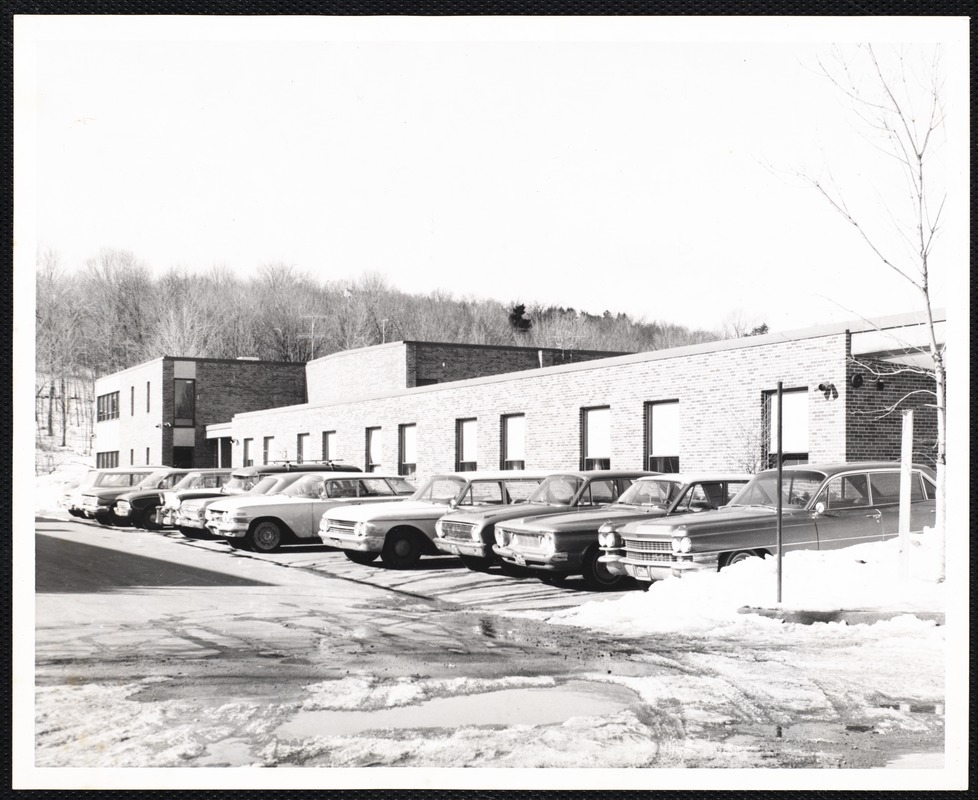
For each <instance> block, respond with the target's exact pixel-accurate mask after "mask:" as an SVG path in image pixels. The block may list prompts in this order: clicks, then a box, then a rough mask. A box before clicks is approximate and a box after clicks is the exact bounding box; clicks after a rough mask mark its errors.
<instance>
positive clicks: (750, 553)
mask: <svg viewBox="0 0 978 800" xmlns="http://www.w3.org/2000/svg"><path fill="white" fill-rule="evenodd" d="M749 558H760V556H759V555H758V553H757V552H756V551H755V550H737V551H736V552H733V553H727V557H726V558H725V559H724V560H723V566H725V567H729V566H730V565H731V564H739V563H740V562H741V561H746V560H747V559H749Z"/></svg>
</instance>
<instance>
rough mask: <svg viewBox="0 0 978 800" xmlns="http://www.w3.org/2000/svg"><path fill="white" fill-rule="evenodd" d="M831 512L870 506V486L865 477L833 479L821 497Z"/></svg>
mask: <svg viewBox="0 0 978 800" xmlns="http://www.w3.org/2000/svg"><path fill="white" fill-rule="evenodd" d="M821 499H822V502H824V503H825V507H826V508H827V509H829V510H830V511H838V510H840V509H843V508H858V507H860V506H868V505H869V486H868V484H867V481H866V476H865V475H840V476H838V477H836V478H832V480H830V481H829V482H828V485H827V486H826V487H825V491H824V492H823V493H822V496H821Z"/></svg>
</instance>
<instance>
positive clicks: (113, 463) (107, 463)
mask: <svg viewBox="0 0 978 800" xmlns="http://www.w3.org/2000/svg"><path fill="white" fill-rule="evenodd" d="M118 466H119V451H118V450H107V451H104V452H101V453H96V454H95V467H96V469H112V467H118Z"/></svg>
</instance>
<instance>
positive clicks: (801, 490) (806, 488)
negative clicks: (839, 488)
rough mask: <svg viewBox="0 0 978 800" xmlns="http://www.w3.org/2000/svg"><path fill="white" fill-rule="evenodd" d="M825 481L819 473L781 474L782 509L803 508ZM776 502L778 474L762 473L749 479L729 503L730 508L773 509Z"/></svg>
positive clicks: (788, 471)
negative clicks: (762, 507)
mask: <svg viewBox="0 0 978 800" xmlns="http://www.w3.org/2000/svg"><path fill="white" fill-rule="evenodd" d="M824 480H825V475H823V474H822V473H821V472H810V471H807V470H786V471H785V472H783V474H782V486H781V490H782V494H781V503H782V505H783V506H784V507H789V506H791V507H795V508H798V507H804V506H805V505H807V504H808V502H809V501H810V500H811V498H812V497H814V496H815V494H816V493H817V492H818V487H819V486H821V485H822V481H824ZM777 502H778V473H777V472H762V473H761V474H760V475H755V476H754V477H753V478H751V481H750V483H748V484H747V485H746V486H745V487H744V488H743V489H741V490H740V491H739V492H738V493H737V494H736V496H735V497H734V498H733V499H732V500H731V501H730V503H729V505H731V506H768V507H770V508H775V507H776V506H777Z"/></svg>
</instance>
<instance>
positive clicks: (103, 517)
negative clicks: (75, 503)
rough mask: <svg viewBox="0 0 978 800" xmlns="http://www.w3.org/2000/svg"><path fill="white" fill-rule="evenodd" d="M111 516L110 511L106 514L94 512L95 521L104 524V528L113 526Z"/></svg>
mask: <svg viewBox="0 0 978 800" xmlns="http://www.w3.org/2000/svg"><path fill="white" fill-rule="evenodd" d="M112 516H113V515H112V512H111V511H110V512H109V513H108V514H96V515H95V521H96V522H97V523H98V524H99V525H104V526H105V527H106V528H114V527H115V523H114V522H113V521H112Z"/></svg>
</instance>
